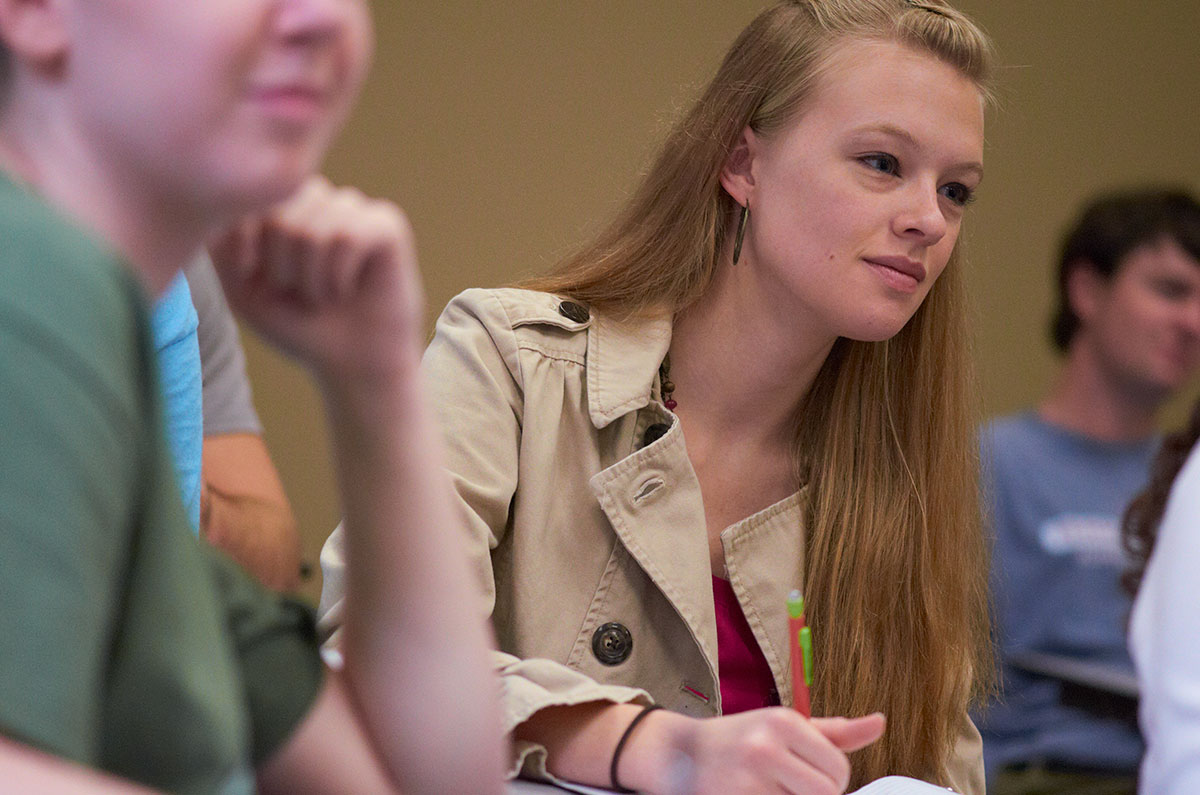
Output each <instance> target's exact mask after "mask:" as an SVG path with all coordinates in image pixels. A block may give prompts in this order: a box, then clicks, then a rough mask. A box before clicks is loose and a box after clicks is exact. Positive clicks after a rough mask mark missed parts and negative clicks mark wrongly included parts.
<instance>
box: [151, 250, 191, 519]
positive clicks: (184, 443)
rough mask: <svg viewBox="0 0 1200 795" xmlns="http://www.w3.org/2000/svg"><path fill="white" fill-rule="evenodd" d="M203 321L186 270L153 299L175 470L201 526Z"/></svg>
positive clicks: (153, 322) (154, 328)
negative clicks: (199, 329) (200, 326)
mask: <svg viewBox="0 0 1200 795" xmlns="http://www.w3.org/2000/svg"><path fill="white" fill-rule="evenodd" d="M198 324H199V321H198V319H197V317H196V309H195V307H193V306H192V293H191V290H190V289H189V288H188V282H187V279H186V278H185V277H184V275H183V274H182V273H180V274H179V275H178V276H176V277H175V280H174V281H173V282H171V284H170V286H169V287H167V289H166V291H165V292H164V293H163V294H162V296H161V297H160V298H159V299H158V301H157V302H156V303H155V304H154V309H153V312H152V314H151V317H150V325H151V331H152V332H153V335H154V349H155V351H156V352H157V353H158V369H159V382H160V383H161V384H162V387H163V392H164V396H165V398H166V400H165V404H164V405H165V411H166V424H167V441H168V442H169V443H170V446H171V456H172V458H173V459H174V462H175V475H176V479H177V480H178V481H179V491H180V494H181V496H182V497H183V505H184V507H185V508H186V509H187V515H188V518H189V519H190V520H191V522H192V529H194V530H195V531H196V532H197V533H198V532H199V531H200V457H201V452H202V450H203V446H204V415H203V411H202V404H201V392H202V381H201V371H200V345H199V343H198V342H197V339H196V328H197V326H198Z"/></svg>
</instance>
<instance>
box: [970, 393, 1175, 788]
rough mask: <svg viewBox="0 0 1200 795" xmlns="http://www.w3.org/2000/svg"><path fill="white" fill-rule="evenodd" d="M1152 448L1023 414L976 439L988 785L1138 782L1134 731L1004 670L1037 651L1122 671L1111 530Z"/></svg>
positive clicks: (1151, 442) (1045, 681)
mask: <svg viewBox="0 0 1200 795" xmlns="http://www.w3.org/2000/svg"><path fill="white" fill-rule="evenodd" d="M1159 441H1160V440H1159V439H1158V438H1157V437H1154V438H1150V439H1146V440H1143V441H1139V442H1133V443H1110V442H1102V441H1097V440H1095V439H1091V438H1089V437H1086V436H1082V435H1080V434H1077V433H1074V432H1072V431H1068V430H1065V429H1063V428H1060V427H1058V426H1055V425H1051V424H1049V423H1047V422H1044V421H1043V420H1041V419H1039V418H1037V416H1036V415H1034V414H1032V413H1026V414H1020V415H1016V416H1013V417H1006V418H1003V419H999V420H996V421H994V422H993V423H991V424H990V425H988V426H986V427H985V428H984V429H983V430H982V431H981V434H980V447H981V458H982V465H983V487H984V499H985V507H986V509H987V510H988V516H989V518H990V522H991V526H992V530H993V534H994V543H995V548H994V552H993V559H992V588H993V595H994V600H995V613H996V632H997V637H998V640H999V646H1000V660H1001V672H1002V675H1003V693H1002V697H1001V701H1000V703H998V704H994V705H992V706H991V707H990V708H989V709H988V710H987V711H986V713H984V714H981V715H978V716H976V720H977V723H978V725H979V729H980V731H981V732H982V733H983V739H984V746H983V748H984V759H985V762H986V765H987V768H988V773H989V776H990V775H991V774H992V773H993V772H994V771H995V770H996V769H997V768H998V767H1000V766H1003V765H1007V764H1011V763H1021V762H1037V761H1054V762H1060V763H1069V764H1075V765H1083V766H1089V767H1098V768H1105V769H1112V770H1115V771H1128V772H1135V771H1136V769H1137V765H1138V761H1139V759H1140V758H1141V755H1142V740H1141V736H1140V735H1139V733H1138V730H1137V725H1136V722H1134V721H1130V720H1125V719H1123V718H1122V717H1119V716H1113V717H1100V716H1097V715H1096V714H1094V713H1093V712H1090V711H1086V710H1084V709H1082V708H1080V707H1078V706H1074V705H1072V704H1070V703H1067V704H1064V703H1062V701H1061V700H1060V694H1061V687H1060V684H1059V682H1058V681H1057V680H1055V679H1052V678H1048V677H1040V676H1035V675H1032V674H1028V673H1024V672H1022V671H1021V670H1019V669H1017V668H1015V667H1013V666H1012V665H1009V664H1008V661H1009V660H1010V659H1011V658H1012V656H1013V655H1014V654H1019V653H1021V652H1029V651H1038V652H1047V653H1052V654H1061V655H1068V656H1071V657H1075V658H1078V659H1080V660H1086V661H1089V662H1096V663H1103V664H1106V665H1110V666H1114V667H1117V668H1120V669H1122V670H1127V671H1129V672H1132V670H1133V665H1132V663H1131V661H1130V659H1129V653H1128V651H1127V650H1126V645H1125V624H1126V620H1127V618H1128V614H1129V608H1130V599H1129V597H1128V596H1127V595H1126V594H1125V593H1124V592H1123V591H1122V590H1121V585H1120V576H1121V573H1122V571H1123V570H1124V568H1125V565H1126V559H1125V555H1124V553H1123V551H1122V548H1121V537H1120V536H1121V534H1120V520H1121V515H1122V514H1123V513H1124V511H1125V508H1126V506H1127V505H1128V503H1129V502H1130V500H1132V499H1133V497H1134V496H1135V495H1136V494H1137V493H1138V492H1139V491H1141V489H1142V488H1143V486H1144V485H1145V482H1146V480H1147V478H1148V474H1149V468H1150V464H1151V462H1152V460H1153V458H1154V455H1155V453H1156V452H1157V450H1158V446H1159Z"/></svg>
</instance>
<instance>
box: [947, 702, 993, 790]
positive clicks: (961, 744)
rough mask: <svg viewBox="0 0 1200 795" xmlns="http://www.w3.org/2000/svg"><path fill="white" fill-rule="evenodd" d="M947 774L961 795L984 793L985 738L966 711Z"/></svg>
mask: <svg viewBox="0 0 1200 795" xmlns="http://www.w3.org/2000/svg"><path fill="white" fill-rule="evenodd" d="M946 776H947V778H949V780H950V786H951V787H952V788H953V789H954V791H955V792H957V793H960V795H984V791H985V786H986V785H985V783H984V773H983V738H981V737H980V736H979V730H978V729H976V728H975V724H974V723H972V722H971V718H970V716H969V715H967V713H966V712H965V711H964V712H963V714H962V720H961V722H960V723H959V730H958V740H957V741H956V742H955V743H954V750H952V751H951V752H950V760H949V761H948V762H947V763H946Z"/></svg>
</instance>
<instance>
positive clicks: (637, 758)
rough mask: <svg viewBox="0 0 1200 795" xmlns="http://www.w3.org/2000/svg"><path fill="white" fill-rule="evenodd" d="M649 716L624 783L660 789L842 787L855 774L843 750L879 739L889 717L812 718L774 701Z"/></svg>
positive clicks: (699, 794) (628, 754)
mask: <svg viewBox="0 0 1200 795" xmlns="http://www.w3.org/2000/svg"><path fill="white" fill-rule="evenodd" d="M644 724H645V725H644V726H638V727H637V728H636V729H635V730H634V734H633V736H632V737H631V738H630V740H629V745H628V748H627V750H626V751H625V754H623V755H622V759H621V767H620V778H621V781H622V783H623V784H624V785H625V786H629V787H635V788H644V789H645V790H646V791H648V792H655V793H661V795H680V794H681V793H685V792H686V793H696V795H708V794H709V793H712V795H717V794H718V793H719V794H720V795H738V794H739V793H746V794H747V795H750V794H751V793H753V794H754V795H760V793H796V794H797V795H799V794H800V793H804V795H808V794H809V793H812V795H841V793H843V792H845V791H846V786H847V785H848V783H849V781H850V763H849V761H848V760H847V758H846V754H847V753H849V752H850V751H856V750H858V749H859V748H863V747H865V746H867V745H870V744H871V743H873V742H875V741H876V740H878V739H879V737H880V736H881V735H882V734H883V730H884V725H885V720H884V717H883V715H881V714H879V713H876V714H873V715H867V716H864V717H861V718H814V719H811V720H810V719H808V718H805V717H803V716H802V715H800V714H799V713H798V712H796V711H794V710H792V709H788V708H787V707H769V708H767V709H758V710H752V711H750V712H743V713H740V714H737V715H730V716H728V717H721V718H709V719H705V720H696V719H692V718H686V717H683V716H681V715H674V714H672V713H669V712H666V711H659V712H656V713H654V714H653V715H648V716H647V717H646V720H645V721H644ZM639 735H641V736H640V737H639ZM639 745H641V746H642V747H641V748H640V749H639V748H638V746H639Z"/></svg>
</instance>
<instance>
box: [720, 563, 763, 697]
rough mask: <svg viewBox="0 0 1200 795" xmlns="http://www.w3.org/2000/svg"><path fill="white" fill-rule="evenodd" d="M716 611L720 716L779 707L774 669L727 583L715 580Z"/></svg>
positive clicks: (726, 581)
mask: <svg viewBox="0 0 1200 795" xmlns="http://www.w3.org/2000/svg"><path fill="white" fill-rule="evenodd" d="M712 581H713V601H714V602H715V604H716V608H717V671H718V672H719V673H720V678H721V714H722V715H732V714H734V713H735V712H745V711H746V710H750V709H759V708H761V707H773V706H778V705H779V693H778V692H776V690H775V678H774V677H773V676H772V675H771V666H769V665H767V658H766V657H764V656H763V653H762V650H761V649H759V648H758V641H756V640H755V639H754V633H753V632H751V631H750V624H749V623H747V622H746V616H745V614H743V613H742V606H741V605H740V604H738V600H737V595H736V594H735V593H734V592H733V586H732V585H730V583H729V581H728V580H722V579H721V578H720V577H713V578H712Z"/></svg>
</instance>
